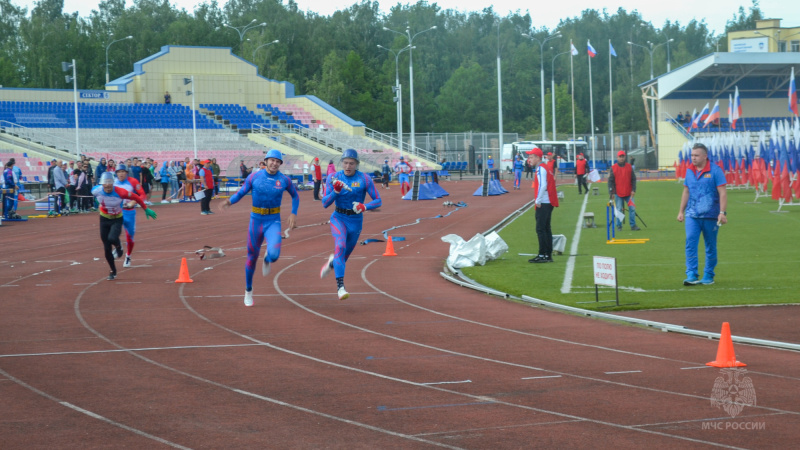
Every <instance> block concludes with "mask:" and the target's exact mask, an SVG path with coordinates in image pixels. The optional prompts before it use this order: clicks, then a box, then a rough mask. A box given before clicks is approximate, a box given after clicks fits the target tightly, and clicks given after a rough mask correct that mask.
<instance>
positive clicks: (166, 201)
mask: <svg viewBox="0 0 800 450" xmlns="http://www.w3.org/2000/svg"><path fill="white" fill-rule="evenodd" d="M161 203H162V204H164V203H169V200H161Z"/></svg>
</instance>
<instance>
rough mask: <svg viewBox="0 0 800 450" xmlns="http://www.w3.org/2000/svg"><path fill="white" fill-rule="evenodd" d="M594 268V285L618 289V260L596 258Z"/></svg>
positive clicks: (603, 257) (605, 257) (604, 257)
mask: <svg viewBox="0 0 800 450" xmlns="http://www.w3.org/2000/svg"><path fill="white" fill-rule="evenodd" d="M592 267H593V269H594V284H599V285H601V286H611V287H617V258H609V257H607V256H595V257H594V260H593V264H592Z"/></svg>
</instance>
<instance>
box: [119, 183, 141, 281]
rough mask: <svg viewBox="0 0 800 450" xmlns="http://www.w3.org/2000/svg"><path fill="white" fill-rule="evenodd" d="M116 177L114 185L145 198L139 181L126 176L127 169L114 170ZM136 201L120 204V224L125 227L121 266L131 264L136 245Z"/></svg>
mask: <svg viewBox="0 0 800 450" xmlns="http://www.w3.org/2000/svg"><path fill="white" fill-rule="evenodd" d="M115 173H116V175H117V179H116V180H115V181H114V187H121V188H122V189H125V190H126V191H128V192H130V193H132V194H136V195H138V196H139V197H141V198H145V192H144V189H142V185H141V183H139V181H137V180H136V178H133V177H129V176H128V170H127V169H126V168H125V167H121V168H119V169H117V170H116V172H115ZM135 208H136V203H135V202H133V201H128V202H124V203H123V204H122V226H123V227H124V228H125V249H126V250H125V262H124V263H123V264H122V267H130V266H131V254H132V253H133V246H134V245H136V242H135V241H134V237H135V236H136V209H135Z"/></svg>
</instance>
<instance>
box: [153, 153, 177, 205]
mask: <svg viewBox="0 0 800 450" xmlns="http://www.w3.org/2000/svg"><path fill="white" fill-rule="evenodd" d="M169 165H170V162H169V161H164V165H163V166H161V170H159V171H158V176H159V177H160V179H159V180H158V181H160V182H161V203H169V200H167V190H168V189H169V186H170V185H171V180H172V178H171V177H170V170H169ZM175 181H176V182H177V181H178V178H177V177H176V178H175ZM177 191H178V190H177V189H173V190H172V195H173V196H175V192H177Z"/></svg>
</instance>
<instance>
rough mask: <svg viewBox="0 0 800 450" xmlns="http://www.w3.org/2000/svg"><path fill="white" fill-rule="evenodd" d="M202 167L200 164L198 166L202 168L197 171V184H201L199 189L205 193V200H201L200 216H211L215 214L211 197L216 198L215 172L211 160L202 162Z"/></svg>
mask: <svg viewBox="0 0 800 450" xmlns="http://www.w3.org/2000/svg"><path fill="white" fill-rule="evenodd" d="M202 164H203V165H202V167H201V166H200V162H198V163H197V166H198V167H200V169H198V171H197V180H196V181H197V182H199V183H200V185H199V187H198V189H200V190H202V191H203V194H204V195H203V198H202V200H200V214H202V215H204V216H207V215H209V214H214V212H213V211H211V197H213V196H214V171H213V170H211V160H208V159H207V160H205V161H203V162H202Z"/></svg>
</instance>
